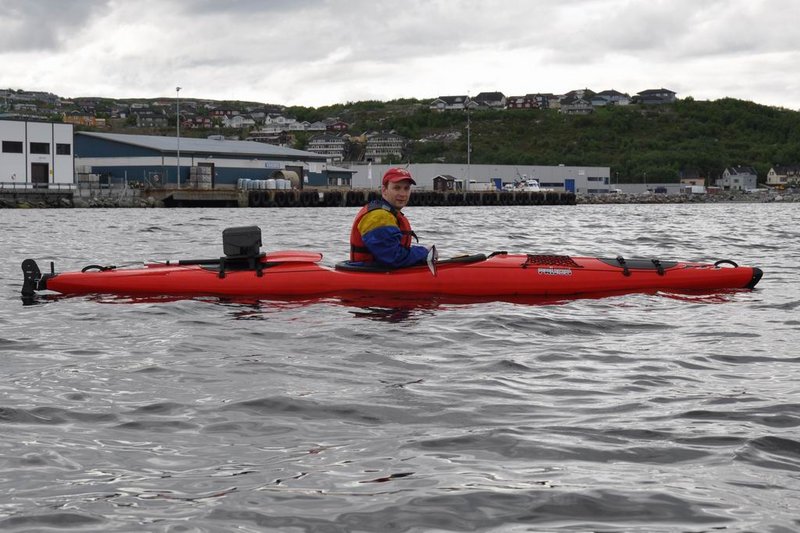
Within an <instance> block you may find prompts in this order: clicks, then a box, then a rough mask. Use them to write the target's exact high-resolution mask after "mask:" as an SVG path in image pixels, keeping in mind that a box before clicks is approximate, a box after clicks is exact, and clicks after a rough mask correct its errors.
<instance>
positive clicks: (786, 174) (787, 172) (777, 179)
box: [767, 165, 800, 187]
mask: <svg viewBox="0 0 800 533" xmlns="http://www.w3.org/2000/svg"><path fill="white" fill-rule="evenodd" d="M798 184H800V165H775V166H774V167H772V168H771V169H769V172H767V185H770V186H772V187H781V186H786V185H795V186H796V185H798Z"/></svg>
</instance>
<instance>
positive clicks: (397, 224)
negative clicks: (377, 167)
mask: <svg viewBox="0 0 800 533" xmlns="http://www.w3.org/2000/svg"><path fill="white" fill-rule="evenodd" d="M416 184H417V182H415V181H414V178H413V177H412V176H411V173H410V172H409V171H408V170H406V169H404V168H390V169H389V170H387V171H386V173H385V174H384V175H383V181H382V184H381V197H382V198H381V199H380V200H375V201H372V202H370V203H368V204H367V205H365V206H364V207H362V208H361V211H359V212H358V214H357V215H356V218H355V220H354V221H353V227H352V229H351V230H350V261H351V262H354V263H355V262H359V263H379V264H381V265H384V266H389V267H392V268H402V267H408V266H413V265H418V264H422V263H425V262H426V260H427V258H428V253H429V249H428V248H426V247H425V246H419V245H414V244H412V243H411V239H412V238H414V239H416V238H417V236H416V234H415V233H414V232H413V231H412V230H411V223H410V222H409V221H408V219H407V218H406V216H405V215H404V214H403V213H401V210H402V209H403V208H404V207H405V206H406V204H408V200H409V198H410V197H411V186H412V185H416Z"/></svg>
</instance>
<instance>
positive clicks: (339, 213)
mask: <svg viewBox="0 0 800 533" xmlns="http://www.w3.org/2000/svg"><path fill="white" fill-rule="evenodd" d="M797 209H798V206H797V205H796V204H795V205H780V204H726V205H719V204H717V205H666V206H646V205H629V206H625V205H612V206H591V205H586V206H572V207H510V208H509V207H503V208H469V207H462V208H409V209H408V215H409V217H410V218H411V220H412V222H413V223H414V226H415V229H416V230H417V233H419V235H420V236H421V238H422V242H424V243H436V244H437V245H438V247H439V248H440V252H441V255H442V256H449V255H458V254H460V253H464V252H472V253H477V252H491V251H494V250H508V251H513V252H529V253H561V254H564V253H566V254H574V255H601V256H613V255H616V254H622V255H624V256H626V257H634V256H639V257H660V258H662V259H686V260H717V259H733V260H736V261H738V262H740V263H743V264H752V265H756V266H760V267H761V268H763V270H764V271H765V275H764V279H763V280H762V282H761V284H760V285H759V287H758V288H757V290H755V291H753V292H734V293H725V294H716V295H708V296H695V297H687V298H676V297H672V296H670V295H663V294H660V295H626V296H618V297H610V298H603V299H575V300H564V301H560V302H553V303H547V304H541V305H522V304H514V303H507V302H493V303H482V304H465V305H445V304H437V303H436V302H433V303H432V304H431V305H427V306H422V305H420V306H416V307H414V306H406V307H404V308H393V307H385V306H380V305H377V304H376V305H372V306H369V305H365V304H362V305H360V306H357V305H355V304H353V303H349V302H342V301H337V300H335V299H324V300H320V301H313V302H305V303H285V302H272V301H260V302H251V303H247V304H245V303H232V302H225V301H220V300H217V299H212V298H209V299H196V300H181V301H171V302H170V301H149V302H148V301H140V302H130V301H125V300H123V301H120V300H114V299H111V298H92V297H80V298H64V299H57V300H53V301H44V302H42V303H39V304H38V305H33V306H23V305H22V303H21V301H20V299H19V290H20V287H21V281H22V274H21V270H20V266H19V265H20V263H21V261H22V260H23V259H24V258H27V257H33V258H36V259H37V260H39V261H40V264H42V263H44V264H46V263H47V262H48V261H49V260H55V261H56V268H57V269H58V270H74V269H78V268H80V267H82V266H84V265H87V264H91V263H101V264H116V265H120V264H125V263H129V262H136V261H142V260H153V259H181V258H183V259H186V258H197V257H216V256H219V255H221V252H222V245H221V234H222V230H223V229H224V228H225V227H230V226H240V225H250V224H257V225H259V226H261V228H262V230H263V235H264V244H265V246H264V247H265V248H266V249H267V250H277V249H286V248H294V249H297V248H302V249H309V250H319V251H322V252H323V253H324V254H325V258H326V259H325V261H328V262H329V263H330V264H332V263H333V262H335V261H337V260H341V259H344V258H345V255H346V249H347V242H346V240H347V235H348V231H349V225H350V222H351V220H352V217H353V215H354V214H355V212H356V209H354V208H353V209H296V210H291V209H285V210H276V209H262V210H258V209H230V210H226V209H196V210H168V209H160V210H124V209H115V210H4V211H0V223H1V226H2V233H1V234H0V243H2V250H3V251H4V252H5V261H4V262H3V264H2V265H0V272H2V278H1V279H2V295H3V297H2V298H1V299H0V357H2V363H3V364H2V371H0V376H1V377H0V529H3V530H10V531H43V530H60V529H71V530H75V531H159V532H179V531H180V532H201V531H208V532H224V531H231V532H233V531H236V532H242V531H250V532H254V531H282V532H284V531H285V532H340V531H341V532H345V531H382V532H383V531H388V532H421V531H504V532H505V531H512V532H517V531H642V532H645V531H646V532H654V531H665V532H666V531H670V532H671V531H690V532H699V531H720V530H723V531H771V532H788V531H797V530H800V514H799V513H798V509H800V437H799V436H798V435H800V385H798V383H800V380H798V372H800V353H798V344H800V317H799V315H798V307H800V286H799V285H798V270H797V266H798V264H800V227H798V224H797V220H798V217H797Z"/></svg>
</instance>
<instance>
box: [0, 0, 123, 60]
mask: <svg viewBox="0 0 800 533" xmlns="http://www.w3.org/2000/svg"><path fill="white" fill-rule="evenodd" d="M110 7H111V5H110V2H109V0H80V1H76V2H63V1H60V0H36V1H24V2H19V1H14V0H0V25H1V26H2V32H0V49H2V50H3V51H4V52H16V51H40V50H53V49H56V48H58V47H59V46H60V45H61V44H62V43H63V42H64V41H65V40H66V39H68V38H69V36H70V34H72V33H76V32H77V29H78V28H79V27H81V26H82V25H85V24H86V23H87V21H89V20H91V19H92V18H94V17H97V16H101V15H103V14H104V13H105V12H107V11H108V10H109V9H110Z"/></svg>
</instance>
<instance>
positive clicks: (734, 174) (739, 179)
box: [717, 165, 758, 191]
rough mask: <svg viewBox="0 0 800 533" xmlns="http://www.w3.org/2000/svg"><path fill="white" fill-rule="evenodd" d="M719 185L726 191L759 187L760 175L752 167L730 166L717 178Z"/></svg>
mask: <svg viewBox="0 0 800 533" xmlns="http://www.w3.org/2000/svg"><path fill="white" fill-rule="evenodd" d="M717 185H718V186H720V187H722V188H723V189H725V190H726V191H744V190H747V189H755V188H756V187H758V175H757V174H756V171H755V170H754V169H753V168H752V167H743V166H741V165H739V166H735V167H728V168H726V169H725V170H724V171H723V172H722V177H721V178H720V179H718V180H717Z"/></svg>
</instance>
